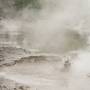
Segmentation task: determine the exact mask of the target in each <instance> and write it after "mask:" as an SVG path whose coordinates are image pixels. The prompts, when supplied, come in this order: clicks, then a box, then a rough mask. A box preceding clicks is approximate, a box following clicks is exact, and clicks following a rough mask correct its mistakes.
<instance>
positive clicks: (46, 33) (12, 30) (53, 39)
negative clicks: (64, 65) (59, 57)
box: [1, 0, 90, 53]
mask: <svg viewBox="0 0 90 90" xmlns="http://www.w3.org/2000/svg"><path fill="white" fill-rule="evenodd" d="M88 3H90V2H89V0H82V1H81V0H68V1H67V0H43V1H42V0H40V4H41V6H42V8H41V9H39V10H36V9H33V8H31V9H30V8H29V7H28V6H27V7H26V8H24V9H23V10H21V11H19V12H16V11H15V12H16V15H15V16H14V17H13V18H5V19H2V20H1V27H2V28H1V30H2V32H3V31H5V32H8V34H9V36H8V38H9V39H8V42H10V43H11V44H13V45H16V46H19V47H22V48H25V49H36V50H40V51H41V52H53V53H62V52H67V51H71V50H76V49H81V48H83V46H85V45H86V43H87V40H86V39H87V37H86V36H87V35H86V32H88V30H85V29H88V28H89V25H87V24H86V23H87V20H88V21H89V18H88V17H89V12H88V11H89V9H90V7H89V5H88ZM6 42H7V41H6Z"/></svg>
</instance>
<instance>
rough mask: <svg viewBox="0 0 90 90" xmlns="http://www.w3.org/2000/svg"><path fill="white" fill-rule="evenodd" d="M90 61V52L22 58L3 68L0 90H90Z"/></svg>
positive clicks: (0, 73) (1, 70)
mask: <svg viewBox="0 0 90 90" xmlns="http://www.w3.org/2000/svg"><path fill="white" fill-rule="evenodd" d="M89 59H90V52H89V51H78V52H75V53H73V54H72V53H71V54H68V55H66V56H62V57H61V56H59V55H54V54H31V55H30V56H25V57H22V58H20V59H19V60H18V61H17V62H16V63H15V64H12V65H10V66H9V65H7V64H6V65H5V64H4V66H1V67H0V68H1V69H0V88H1V89H0V90H90V65H89V63H90V60H89ZM10 82H11V83H10ZM12 82H13V83H12ZM21 87H22V88H21ZM25 87H28V88H25Z"/></svg>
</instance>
